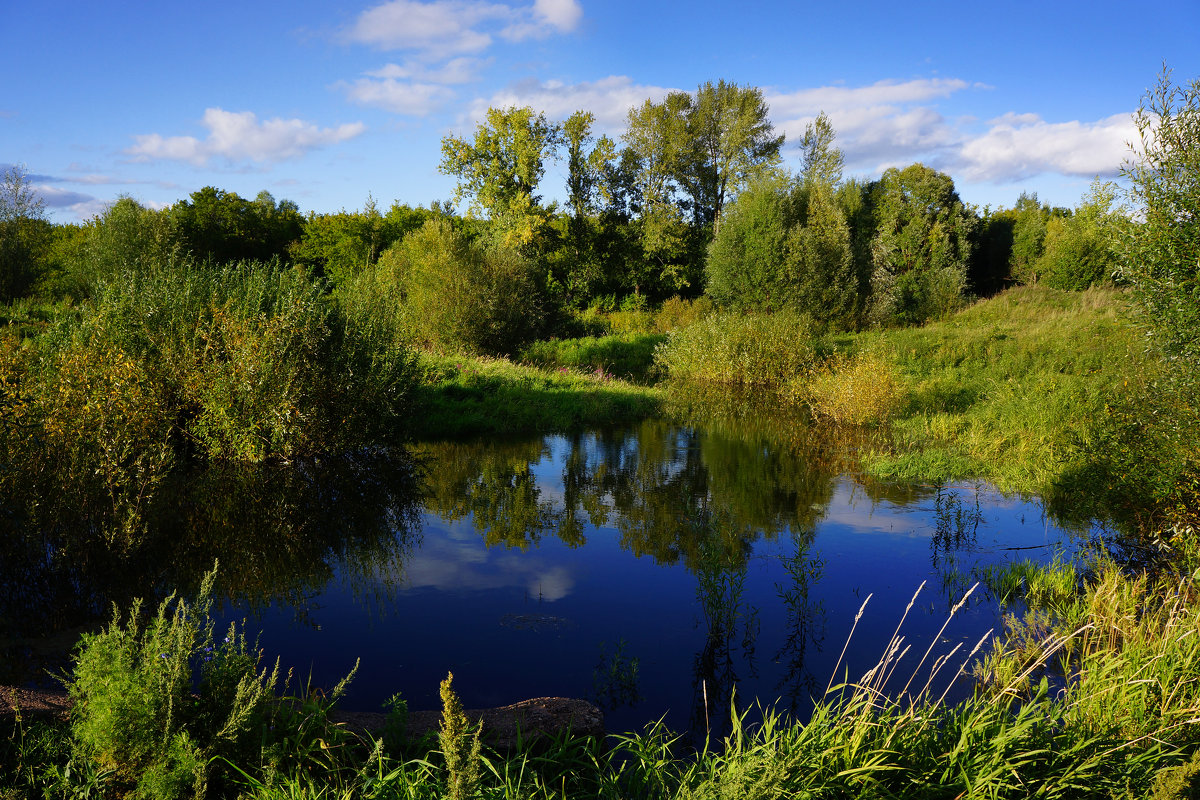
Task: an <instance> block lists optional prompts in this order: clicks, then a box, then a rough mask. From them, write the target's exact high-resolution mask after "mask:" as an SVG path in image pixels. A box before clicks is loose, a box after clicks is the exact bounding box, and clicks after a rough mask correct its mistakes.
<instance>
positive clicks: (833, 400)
mask: <svg viewBox="0 0 1200 800" xmlns="http://www.w3.org/2000/svg"><path fill="white" fill-rule="evenodd" d="M788 395H789V396H790V397H791V398H792V399H793V400H794V401H797V402H801V403H805V404H807V405H808V407H809V408H811V409H812V411H813V413H814V414H815V415H817V416H818V417H826V418H828V419H831V420H833V421H834V422H837V423H845V424H850V425H875V424H880V423H884V422H887V421H888V420H890V419H891V418H892V417H893V416H894V415H895V414H896V412H897V411H899V409H900V408H901V406H902V404H903V403H904V399H905V395H906V389H905V386H904V383H903V382H902V381H901V380H900V378H899V376H898V374H897V370H896V368H895V366H894V365H893V363H892V362H891V360H890V359H888V358H887V357H886V356H885V355H884V354H882V353H879V352H875V351H867V352H862V353H857V354H855V355H852V356H848V355H845V354H842V353H838V354H835V355H833V356H831V357H830V358H829V359H827V360H826V361H825V362H824V363H823V364H822V365H821V366H820V367H819V368H818V369H817V370H816V371H815V372H814V373H813V374H812V375H811V377H800V378H795V379H793V380H792V381H791V382H789V384H788Z"/></svg>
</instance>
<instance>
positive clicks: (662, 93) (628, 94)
mask: <svg viewBox="0 0 1200 800" xmlns="http://www.w3.org/2000/svg"><path fill="white" fill-rule="evenodd" d="M670 91H671V90H670V89H667V88H664V87H662V86H651V85H646V84H640V83H634V82H633V80H632V79H631V78H629V77H627V76H624V75H612V76H609V77H607V78H601V79H600V80H596V81H585V82H583V83H563V82H561V81H538V80H529V81H522V82H520V83H517V84H514V85H512V86H510V87H509V88H507V89H505V90H504V91H501V92H497V93H496V94H494V95H492V96H491V97H489V98H486V99H483V98H481V99H479V100H476V101H475V103H474V104H473V105H472V107H471V109H470V112H469V118H470V119H471V120H472V121H478V120H481V119H483V116H484V112H486V111H487V109H488V108H489V107H495V108H508V107H509V106H518V107H520V106H530V107H531V108H533V109H534V110H535V111H542V112H545V114H546V116H547V117H549V118H550V119H559V120H561V119H566V118H567V117H569V116H570V115H571V114H573V113H574V112H576V111H579V110H584V111H590V112H592V113H593V114H595V115H596V128H597V129H598V130H599V131H601V132H604V133H608V134H609V135H610V136H617V135H620V133H621V132H622V131H624V129H625V120H626V117H627V116H628V114H629V109H631V108H633V107H634V106H640V105H641V104H642V103H644V102H646V100H648V99H649V100H654V101H658V100H661V99H662V98H664V97H666V95H667V93H668V92H670Z"/></svg>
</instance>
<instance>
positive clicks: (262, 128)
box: [126, 108, 366, 166]
mask: <svg viewBox="0 0 1200 800" xmlns="http://www.w3.org/2000/svg"><path fill="white" fill-rule="evenodd" d="M203 125H204V127H206V128H208V137H207V138H206V139H204V140H200V139H197V138H195V137H194V136H169V137H164V136H162V135H160V134H157V133H150V134H144V135H139V136H135V137H134V139H135V141H136V142H137V144H135V145H134V146H133V147H131V148H129V149H128V150H127V151H126V152H127V153H129V154H130V155H132V156H134V157H135V158H136V159H138V160H141V161H148V160H154V159H168V160H177V161H188V162H190V163H192V164H195V165H197V166H201V165H203V164H205V163H207V162H208V161H209V160H210V159H212V158H214V157H221V158H227V159H229V160H231V161H239V160H250V161H283V160H286V159H292V158H299V157H301V156H303V155H304V154H306V153H307V152H309V151H310V150H314V149H316V148H319V147H325V146H327V145H331V144H336V143H338V142H343V141H346V140H347V139H353V138H354V137H355V136H358V135H359V134H361V133H362V132H363V131H364V130H366V126H364V125H363V124H362V123H361V122H355V123H349V124H346V125H339V126H338V127H336V128H319V127H317V126H316V125H313V124H312V123H310V122H304V121H303V120H299V119H279V118H275V119H269V120H264V121H263V122H259V121H258V117H257V116H255V114H254V113H253V112H251V111H241V112H234V111H225V110H223V109H220V108H209V109H206V110H205V112H204V120H203Z"/></svg>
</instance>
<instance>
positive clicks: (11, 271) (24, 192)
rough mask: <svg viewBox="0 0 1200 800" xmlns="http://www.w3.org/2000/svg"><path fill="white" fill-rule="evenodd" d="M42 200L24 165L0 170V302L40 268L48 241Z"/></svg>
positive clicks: (22, 289) (20, 291)
mask: <svg viewBox="0 0 1200 800" xmlns="http://www.w3.org/2000/svg"><path fill="white" fill-rule="evenodd" d="M49 234H50V226H49V223H47V221H46V213H45V203H44V202H43V201H42V198H41V196H40V195H39V194H38V193H37V190H35V189H34V188H33V185H32V184H31V183H30V181H29V173H28V172H26V170H25V169H24V167H19V166H12V167H9V168H8V169H6V170H4V172H3V174H0V302H9V301H11V300H13V299H15V298H17V297H21V296H23V295H25V294H27V293H28V292H29V290H30V289H32V288H33V285H34V282H35V281H36V280H37V279H38V277H39V275H40V274H41V272H42V267H43V265H42V260H43V259H44V257H45V255H46V253H45V251H46V248H47V245H48V244H49V241H50V237H49Z"/></svg>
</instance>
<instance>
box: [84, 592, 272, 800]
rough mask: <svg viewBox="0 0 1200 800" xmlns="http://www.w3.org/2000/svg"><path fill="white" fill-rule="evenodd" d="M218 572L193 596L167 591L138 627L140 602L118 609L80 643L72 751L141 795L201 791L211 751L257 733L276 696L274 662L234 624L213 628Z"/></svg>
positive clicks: (243, 743) (228, 751)
mask: <svg viewBox="0 0 1200 800" xmlns="http://www.w3.org/2000/svg"><path fill="white" fill-rule="evenodd" d="M215 576H216V570H215V569H214V570H213V571H212V572H210V573H209V574H208V575H207V576H206V577H205V579H204V582H203V583H202V585H201V587H200V591H199V594H198V595H197V597H196V599H195V600H194V601H192V602H191V603H188V602H186V601H184V600H177V599H175V597H174V595H172V596H171V597H169V598H168V599H167V600H164V601H163V602H162V604H161V605H160V606H159V607H158V611H157V612H156V613H155V614H154V615H153V616H152V617H151V618H150V619H149V620H148V621H147V622H146V623H145V625H144V627H143V624H142V622H141V608H140V605H139V604H137V603H135V604H134V606H133V608H131V609H130V611H129V615H128V618H127V620H126V621H125V622H124V624H122V622H121V618H120V614H119V613H117V612H114V616H113V620H112V622H111V624H110V625H109V627H108V628H106V629H105V630H104V631H103V632H101V633H98V634H85V635H84V637H83V639H82V640H81V642H80V644H79V647H78V649H77V653H76V656H75V666H74V671H73V676H72V679H71V681H70V682H69V684H68V688H69V689H70V693H71V698H72V700H73V701H74V711H73V719H72V725H71V731H72V736H73V739H74V746H75V749H76V753H77V755H78V756H80V757H82V758H85V759H87V760H89V761H91V762H93V763H95V764H96V765H97V766H98V767H99V768H101V769H104V770H112V772H113V777H112V780H113V781H114V782H115V783H116V784H117V786H118V787H128V788H130V789H132V790H133V793H134V794H135V795H136V796H138V797H146V798H174V797H192V796H196V797H203V796H204V794H205V790H206V787H207V785H208V781H209V779H210V777H211V775H210V769H211V767H212V761H213V759H214V758H216V757H223V758H237V757H239V756H240V755H241V754H242V751H244V750H245V749H246V748H247V747H248V746H250V745H251V744H252V743H253V741H252V740H253V735H254V734H256V733H257V726H258V725H259V724H260V723H261V720H262V717H263V715H264V714H265V713H266V704H267V701H268V700H269V699H270V698H272V697H273V690H274V686H275V683H276V680H277V678H278V665H276V668H275V670H274V671H273V672H270V673H268V672H266V671H262V672H259V671H258V667H257V665H258V660H259V655H258V653H257V652H256V651H255V650H253V649H252V648H251V647H250V646H249V645H248V644H247V642H246V639H245V635H244V634H243V633H242V632H239V630H238V628H237V625H236V624H234V625H231V626H230V628H229V630H228V632H227V633H226V635H225V637H224V638H223V639H218V638H217V637H216V636H215V635H214V631H213V621H212V619H211V617H210V611H211V606H212V589H213V581H214V579H215ZM193 692H194V694H193Z"/></svg>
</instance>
